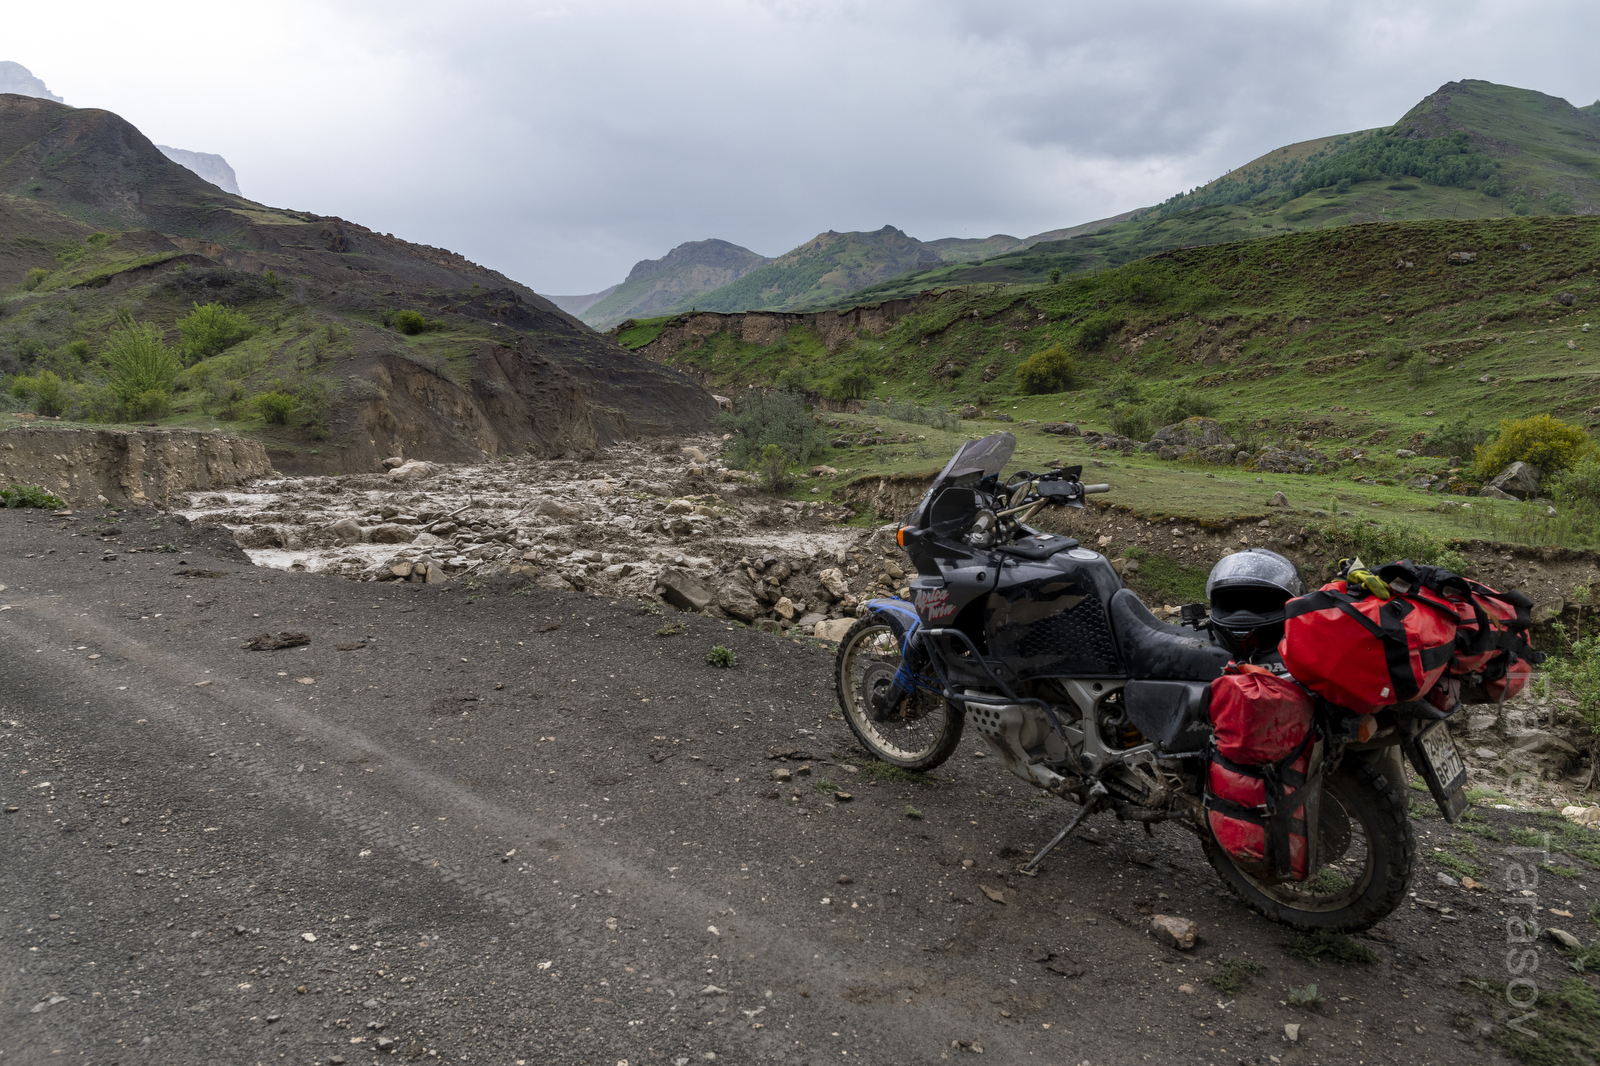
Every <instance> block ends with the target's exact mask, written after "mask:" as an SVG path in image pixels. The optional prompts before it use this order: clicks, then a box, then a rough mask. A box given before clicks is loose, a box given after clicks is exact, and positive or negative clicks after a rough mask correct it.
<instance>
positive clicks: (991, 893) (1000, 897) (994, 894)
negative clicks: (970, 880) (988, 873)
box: [978, 885, 1006, 906]
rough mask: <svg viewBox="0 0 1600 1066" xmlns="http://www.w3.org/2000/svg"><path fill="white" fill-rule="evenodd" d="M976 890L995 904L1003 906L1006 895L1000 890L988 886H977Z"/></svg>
mask: <svg viewBox="0 0 1600 1066" xmlns="http://www.w3.org/2000/svg"><path fill="white" fill-rule="evenodd" d="M978 890H979V891H980V892H982V893H983V894H984V895H985V896H988V897H989V898H990V899H991V900H993V901H994V902H995V903H998V904H1000V905H1001V906H1004V905H1005V902H1006V894H1005V892H1003V891H1002V890H1000V889H998V888H990V887H989V886H988V885H979V886H978Z"/></svg>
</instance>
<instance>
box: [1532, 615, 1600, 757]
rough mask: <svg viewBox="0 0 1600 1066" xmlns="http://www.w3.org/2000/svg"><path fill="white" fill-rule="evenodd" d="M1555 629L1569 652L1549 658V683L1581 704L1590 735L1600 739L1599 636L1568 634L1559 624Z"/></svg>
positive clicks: (1579, 708)
mask: <svg viewBox="0 0 1600 1066" xmlns="http://www.w3.org/2000/svg"><path fill="white" fill-rule="evenodd" d="M1554 628H1555V631H1556V638H1557V640H1558V641H1559V642H1560V643H1562V644H1565V645H1567V650H1566V652H1565V653H1564V654H1562V655H1552V656H1551V657H1550V658H1549V659H1547V660H1546V661H1545V669H1546V670H1547V671H1548V672H1549V674H1550V680H1552V681H1554V682H1555V683H1556V684H1558V685H1560V686H1561V687H1562V688H1564V689H1566V690H1567V691H1568V692H1570V693H1572V698H1573V699H1575V700H1577V701H1578V715H1579V717H1581V718H1582V719H1583V724H1584V725H1585V726H1587V727H1588V729H1589V732H1590V733H1591V734H1593V735H1595V736H1600V633H1594V634H1591V635H1590V636H1587V637H1586V636H1584V635H1582V634H1581V633H1578V634H1569V633H1568V632H1567V629H1566V627H1565V626H1563V625H1562V624H1561V623H1560V622H1557V623H1556V624H1555V627H1554Z"/></svg>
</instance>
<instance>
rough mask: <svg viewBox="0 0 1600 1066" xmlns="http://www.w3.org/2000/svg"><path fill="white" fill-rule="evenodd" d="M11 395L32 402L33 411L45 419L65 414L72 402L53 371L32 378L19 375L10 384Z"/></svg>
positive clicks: (42, 371)
mask: <svg viewBox="0 0 1600 1066" xmlns="http://www.w3.org/2000/svg"><path fill="white" fill-rule="evenodd" d="M11 395H13V396H15V397H16V398H17V399H19V400H32V401H33V409H34V410H35V411H37V412H39V413H40V414H41V415H44V416H45V417H46V418H52V417H54V416H56V415H61V414H66V412H67V407H68V406H69V405H70V404H71V402H72V401H71V397H70V396H68V395H67V389H66V386H65V385H63V384H62V383H61V378H60V377H59V376H58V375H57V374H56V373H55V371H53V370H41V371H39V373H38V374H36V375H34V376H33V377H23V376H21V375H19V376H18V377H17V378H16V379H15V380H14V381H12V382H11Z"/></svg>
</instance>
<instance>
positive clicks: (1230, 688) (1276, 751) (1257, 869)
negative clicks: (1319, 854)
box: [1204, 663, 1322, 881]
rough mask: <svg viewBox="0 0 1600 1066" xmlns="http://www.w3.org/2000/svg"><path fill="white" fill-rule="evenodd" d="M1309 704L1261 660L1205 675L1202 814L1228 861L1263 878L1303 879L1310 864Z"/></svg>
mask: <svg viewBox="0 0 1600 1066" xmlns="http://www.w3.org/2000/svg"><path fill="white" fill-rule="evenodd" d="M1313 709H1314V704H1313V701H1312V697H1311V694H1310V693H1308V692H1307V691H1306V690H1305V689H1303V688H1301V687H1300V686H1299V685H1297V684H1295V682H1294V680H1293V679H1292V678H1288V677H1282V676H1279V675H1277V674H1274V673H1273V672H1272V671H1271V670H1268V669H1267V668H1265V667H1262V666H1252V665H1241V664H1239V663H1229V664H1228V668H1227V671H1226V672H1225V673H1224V674H1223V675H1222V676H1221V677H1219V678H1217V679H1216V680H1215V681H1213V682H1211V712H1210V713H1211V725H1212V734H1211V746H1210V749H1209V751H1208V753H1207V758H1208V760H1209V765H1208V766H1207V768H1206V789H1205V799H1204V802H1205V808H1206V818H1207V821H1208V822H1209V824H1210V826H1211V833H1212V835H1213V836H1214V837H1215V838H1216V841H1217V843H1218V844H1219V845H1221V847H1222V848H1223V850H1225V851H1226V852H1227V853H1228V854H1229V855H1231V856H1232V857H1233V860H1234V862H1235V863H1236V864H1237V865H1238V866H1239V867H1240V868H1241V869H1242V870H1244V871H1245V872H1247V873H1249V874H1251V875H1252V876H1254V877H1257V878H1260V879H1263V880H1272V881H1282V880H1286V879H1293V880H1295V881H1303V880H1305V879H1306V877H1307V876H1309V874H1310V873H1311V872H1313V871H1315V870H1316V868H1317V862H1316V838H1315V834H1312V835H1311V836H1310V837H1308V836H1307V833H1306V827H1307V826H1308V825H1311V826H1314V825H1316V824H1317V817H1318V814H1319V811H1320V801H1321V795H1322V787H1321V784H1322V783H1321V762H1322V747H1321V744H1320V742H1319V741H1318V738H1317V731H1316V729H1315V722H1314V719H1313V714H1312V712H1313ZM1313 765H1315V767H1316V770H1315V772H1313V769H1312V768H1313Z"/></svg>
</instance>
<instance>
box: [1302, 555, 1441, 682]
mask: <svg viewBox="0 0 1600 1066" xmlns="http://www.w3.org/2000/svg"><path fill="white" fill-rule="evenodd" d="M1415 570H1416V568H1414V567H1412V566H1411V564H1409V563H1406V562H1401V563H1396V564H1392V565H1390V566H1386V567H1384V568H1383V569H1382V570H1379V571H1378V574H1379V576H1381V577H1383V578H1384V580H1385V581H1386V582H1387V583H1388V584H1389V587H1390V590H1391V592H1392V593H1393V595H1392V596H1391V598H1389V599H1387V600H1384V599H1379V598H1378V597H1377V596H1376V595H1374V594H1372V593H1371V592H1369V591H1367V589H1366V588H1365V587H1363V586H1362V585H1360V584H1356V583H1355V582H1351V583H1349V584H1346V583H1345V582H1343V581H1334V582H1330V583H1329V584H1326V585H1324V586H1322V588H1320V589H1318V590H1317V591H1316V592H1312V593H1309V594H1307V595H1305V596H1301V597H1299V598H1298V599H1293V600H1290V601H1289V602H1288V603H1287V604H1286V605H1285V608H1284V610H1285V614H1286V615H1287V620H1286V621H1285V622H1284V627H1283V640H1282V642H1280V643H1279V645H1278V654H1279V655H1280V656H1282V657H1283V664H1284V665H1285V666H1287V667H1288V668H1289V672H1290V673H1292V674H1293V675H1294V676H1295V678H1296V679H1297V680H1298V681H1299V682H1300V683H1301V684H1303V685H1305V686H1306V687H1307V688H1309V689H1310V690H1311V691H1312V692H1315V693H1316V694H1317V695H1319V696H1322V697H1324V698H1325V699H1328V700H1330V701H1332V702H1333V703H1337V704H1338V705H1339V706H1341V707H1344V708H1346V709H1347V710H1351V711H1354V712H1356V713H1357V714H1370V713H1372V712H1374V711H1377V710H1378V709H1380V708H1383V707H1388V706H1390V705H1392V704H1396V703H1404V702H1405V701H1407V700H1415V699H1418V698H1420V697H1421V696H1422V695H1423V694H1424V693H1426V692H1427V691H1428V690H1429V689H1430V688H1432V687H1433V683H1434V682H1435V681H1437V680H1438V679H1439V677H1440V676H1441V675H1442V674H1443V673H1444V672H1445V669H1446V668H1447V667H1448V666H1449V665H1450V662H1451V660H1452V659H1454V658H1455V655H1456V628H1457V624H1458V623H1459V621H1460V615H1459V614H1458V612H1457V609H1456V605H1455V603H1453V602H1451V600H1450V599H1448V598H1447V597H1446V595H1445V594H1443V593H1441V592H1438V591H1435V590H1434V589H1431V588H1427V587H1424V585H1423V583H1422V582H1421V580H1419V579H1418V577H1417V575H1416V572H1415ZM1444 573H1448V571H1444ZM1451 576H1454V575H1451ZM1457 580H1458V581H1459V580H1461V579H1459V578H1458V579H1457Z"/></svg>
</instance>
